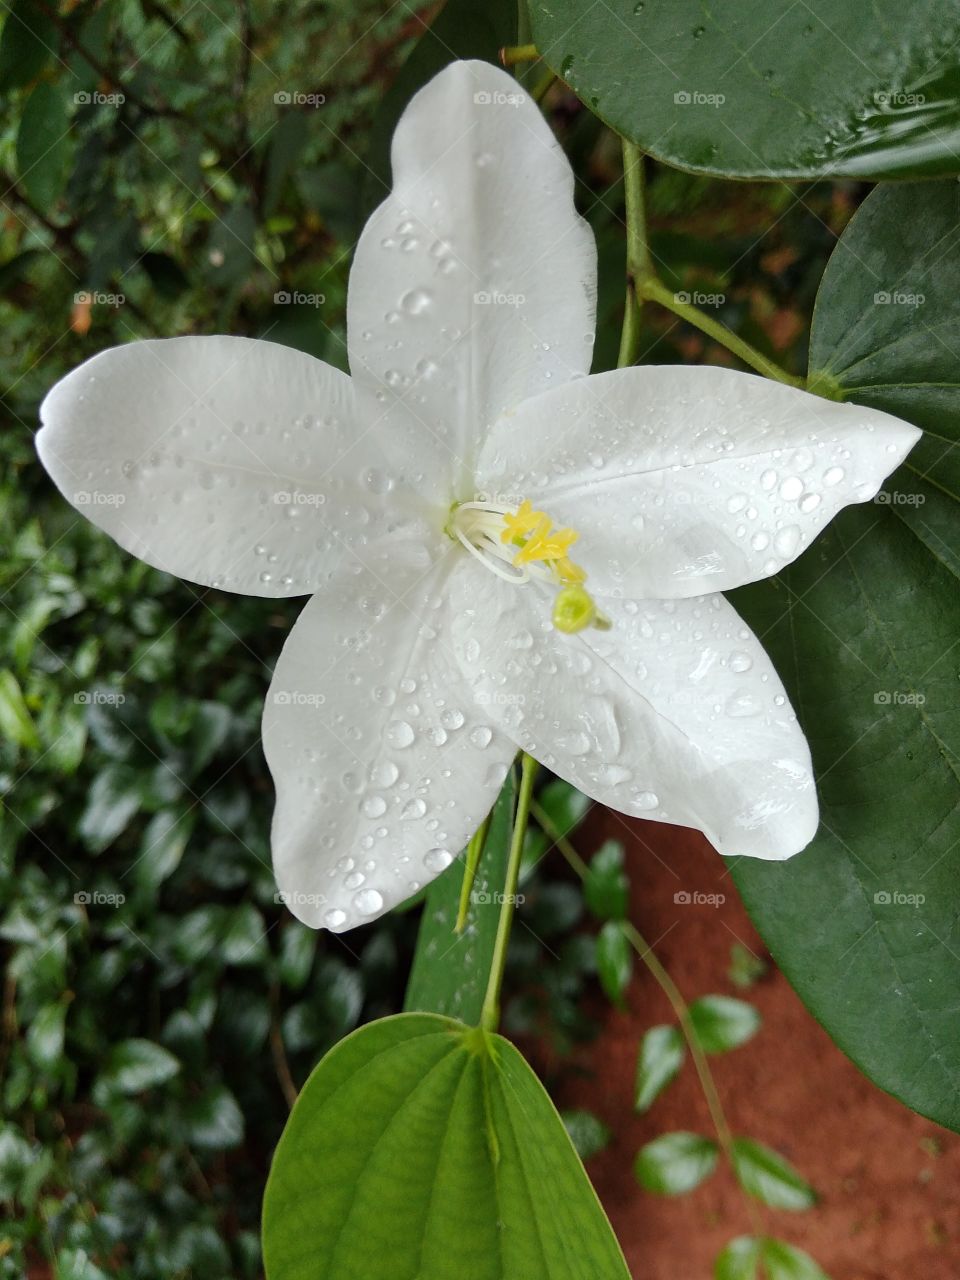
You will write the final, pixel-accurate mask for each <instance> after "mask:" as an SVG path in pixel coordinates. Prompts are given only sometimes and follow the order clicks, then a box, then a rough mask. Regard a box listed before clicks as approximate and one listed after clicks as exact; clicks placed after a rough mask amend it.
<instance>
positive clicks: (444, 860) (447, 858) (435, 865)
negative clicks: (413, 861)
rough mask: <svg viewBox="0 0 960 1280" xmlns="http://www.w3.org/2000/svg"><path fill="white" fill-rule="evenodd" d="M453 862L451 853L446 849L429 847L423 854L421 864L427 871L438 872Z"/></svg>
mask: <svg viewBox="0 0 960 1280" xmlns="http://www.w3.org/2000/svg"><path fill="white" fill-rule="evenodd" d="M451 862H453V854H452V853H450V851H449V850H448V849H431V850H430V852H429V853H427V854H424V858H423V865H424V866H425V867H426V868H427V870H428V871H433V872H436V873H439V872H441V871H445V870H446V868H447V867H449V866H450V864H451Z"/></svg>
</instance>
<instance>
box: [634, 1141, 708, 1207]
mask: <svg viewBox="0 0 960 1280" xmlns="http://www.w3.org/2000/svg"><path fill="white" fill-rule="evenodd" d="M716 1167H717V1144H716V1143H715V1142H713V1141H712V1140H711V1139H710V1138H704V1137H701V1135H700V1134H699V1133H687V1132H685V1131H683V1130H680V1131H678V1132H676V1133H665V1134H664V1135H663V1137H661V1138H654V1140H653V1142H648V1143H647V1145H646V1146H645V1147H641V1149H640V1151H639V1152H638V1153H637V1159H636V1162H635V1163H634V1167H633V1168H634V1173H635V1174H636V1177H637V1181H638V1182H639V1183H640V1185H641V1186H642V1187H645V1188H646V1190H647V1191H655V1192H657V1194H658V1195H664V1196H678V1195H682V1194H683V1193H684V1192H685V1191H692V1190H693V1189H694V1187H698V1186H699V1185H700V1183H701V1182H703V1181H704V1179H705V1178H709V1176H710V1174H711V1173H713V1171H714V1169H715V1168H716Z"/></svg>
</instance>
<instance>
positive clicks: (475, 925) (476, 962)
mask: <svg viewBox="0 0 960 1280" xmlns="http://www.w3.org/2000/svg"><path fill="white" fill-rule="evenodd" d="M515 801H516V780H515V778H514V773H513V770H511V771H510V773H509V775H508V776H507V780H506V782H505V783H504V784H503V790H502V791H501V792H500V795H499V797H498V799H497V802H496V805H495V806H494V810H493V816H492V817H491V819H490V829H489V831H488V832H487V842H486V845H485V847H484V851H483V856H482V857H481V859H480V864H479V866H478V868H477V875H476V879H475V880H474V882H473V890H472V892H471V894H470V907H469V910H468V912H467V918H466V924H465V926H464V929H463V932H462V933H460V934H459V935H458V934H456V933H455V932H454V925H455V923H456V919H457V909H458V907H459V903H460V886H461V884H462V882H463V865H464V864H463V859H462V858H458V859H457V860H456V861H455V862H454V863H453V864H452V866H450V867H448V868H447V870H446V871H444V872H443V873H442V874H441V875H440V876H438V877H437V879H436V880H434V881H433V883H432V884H431V885H430V888H429V889H428V890H427V900H426V902H425V904H424V908H423V918H422V919H421V921H420V932H419V934H418V936H417V949H416V952H415V954H414V957H413V967H412V968H411V971H410V979H409V982H408V984H407V995H406V1000H405V1002H404V1008H405V1009H406V1010H407V1012H414V1011H417V1010H422V1011H423V1012H425V1013H443V1014H447V1015H449V1016H451V1017H452V1016H454V1015H455V1016H456V1017H458V1018H460V1019H461V1020H462V1021H463V1022H467V1023H474V1022H478V1021H479V1020H480V1010H481V1007H482V1005H483V996H484V992H485V991H486V986H487V975H488V974H489V972H490V964H491V961H492V960H493V944H494V940H495V938H496V935H497V923H498V921H499V919H500V904H499V903H498V902H497V900H496V895H497V894H499V893H500V892H501V891H502V889H503V883H504V878H505V876H506V867H507V853H508V851H509V847H510V837H511V833H512V831H513V811H514V805H515Z"/></svg>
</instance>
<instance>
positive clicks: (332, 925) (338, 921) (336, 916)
mask: <svg viewBox="0 0 960 1280" xmlns="http://www.w3.org/2000/svg"><path fill="white" fill-rule="evenodd" d="M346 918H347V913H346V912H345V911H341V910H340V909H339V908H338V907H333V908H332V909H331V910H330V911H327V912H325V913H324V916H323V923H324V924H325V925H326V926H327V928H328V929H339V928H340V926H341V925H342V924H343V923H344V922H345V921H346Z"/></svg>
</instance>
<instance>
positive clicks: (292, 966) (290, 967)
mask: <svg viewBox="0 0 960 1280" xmlns="http://www.w3.org/2000/svg"><path fill="white" fill-rule="evenodd" d="M316 954H317V935H316V932H315V931H314V930H313V929H308V928H307V927H306V925H303V924H300V922H299V921H298V920H288V921H287V922H286V923H285V924H284V926H283V929H282V931H281V933H280V958H279V972H280V981H281V982H282V983H283V984H284V986H286V987H289V988H290V989H291V991H300V990H301V988H302V987H303V986H304V984H305V983H306V981H307V978H308V977H309V976H310V970H311V968H312V967H313V958H314V956H315V955H316Z"/></svg>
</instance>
